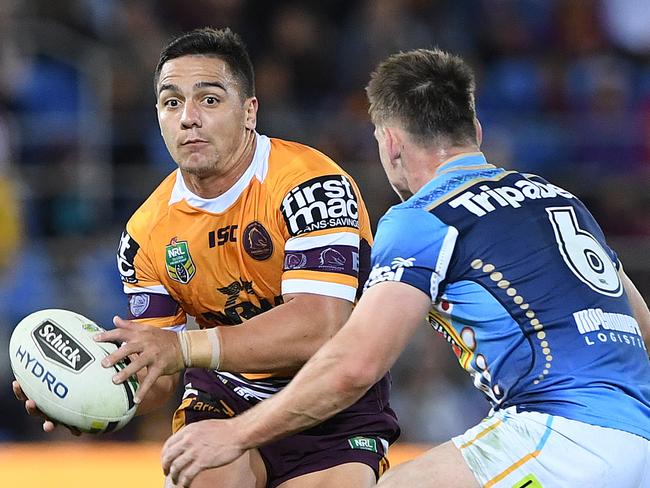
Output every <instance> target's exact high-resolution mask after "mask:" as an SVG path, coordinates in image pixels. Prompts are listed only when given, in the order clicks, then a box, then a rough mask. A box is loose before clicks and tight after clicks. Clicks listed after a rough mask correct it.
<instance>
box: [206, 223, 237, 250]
mask: <svg viewBox="0 0 650 488" xmlns="http://www.w3.org/2000/svg"><path fill="white" fill-rule="evenodd" d="M238 228H239V226H238V225H227V226H225V227H222V228H221V229H219V230H217V231H216V232H215V231H213V230H211V231H210V232H208V245H209V246H210V247H211V248H212V247H215V246H223V245H224V244H225V243H226V242H237V235H236V234H235V232H236V231H237V229H238Z"/></svg>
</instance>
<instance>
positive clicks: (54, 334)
mask: <svg viewBox="0 0 650 488" xmlns="http://www.w3.org/2000/svg"><path fill="white" fill-rule="evenodd" d="M32 337H33V338H34V340H35V341H36V345H37V346H38V348H39V349H40V350H41V352H42V353H43V355H44V356H45V357H46V358H48V359H51V360H52V361H54V362H56V363H59V364H60V365H62V366H64V367H66V368H68V369H70V370H72V371H74V372H77V373H78V372H80V371H82V370H83V369H84V368H85V367H86V366H87V365H88V364H90V363H91V362H92V361H93V359H94V358H93V356H92V355H91V354H90V353H89V352H88V351H87V350H86V349H85V348H84V347H83V346H82V345H81V344H79V343H78V342H77V341H76V340H75V339H73V338H72V337H70V336H69V335H68V333H67V332H65V331H64V330H63V329H61V328H60V327H59V326H57V325H56V324H55V323H53V322H51V321H49V320H46V321H45V322H43V323H42V324H40V325H39V326H38V327H36V329H34V330H33V331H32Z"/></svg>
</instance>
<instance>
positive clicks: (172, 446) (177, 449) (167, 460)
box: [160, 424, 194, 475]
mask: <svg viewBox="0 0 650 488" xmlns="http://www.w3.org/2000/svg"><path fill="white" fill-rule="evenodd" d="M192 425H194V424H190V425H187V426H185V427H184V428H183V430H181V431H180V432H177V433H176V434H174V435H172V436H171V437H170V438H169V439H167V441H166V442H165V445H164V446H163V450H162V454H161V456H160V458H161V463H162V468H163V472H164V473H165V475H168V474H169V469H170V467H171V464H172V462H173V461H174V459H176V457H177V456H178V455H179V454H180V453H181V452H183V447H182V443H181V442H180V441H181V439H182V437H183V435H184V434H185V433H186V432H187V431H188V429H190V427H191V426H192Z"/></svg>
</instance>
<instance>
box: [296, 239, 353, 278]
mask: <svg viewBox="0 0 650 488" xmlns="http://www.w3.org/2000/svg"><path fill="white" fill-rule="evenodd" d="M294 269H295V270H309V271H326V272H330V273H343V274H347V275H350V276H355V277H356V276H357V275H358V274H359V249H358V248H357V247H356V246H341V245H331V246H324V247H318V248H314V249H305V250H301V251H287V252H286V253H285V256H284V271H289V270H294Z"/></svg>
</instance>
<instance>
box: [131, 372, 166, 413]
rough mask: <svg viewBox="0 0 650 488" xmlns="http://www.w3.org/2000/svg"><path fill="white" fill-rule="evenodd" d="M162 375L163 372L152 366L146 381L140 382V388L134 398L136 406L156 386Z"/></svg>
mask: <svg viewBox="0 0 650 488" xmlns="http://www.w3.org/2000/svg"><path fill="white" fill-rule="evenodd" d="M161 373H162V371H161V370H160V369H159V368H157V367H155V366H150V367H149V368H148V369H147V374H146V375H145V377H144V379H143V380H142V381H141V382H140V386H139V387H138V390H137V391H136V393H135V395H134V396H133V401H134V402H135V403H136V404H139V403H141V402H142V399H143V398H144V397H145V396H146V394H147V392H148V391H149V389H150V388H151V387H152V386H153V385H154V383H155V382H156V380H157V379H158V378H159V377H160V375H161Z"/></svg>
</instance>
